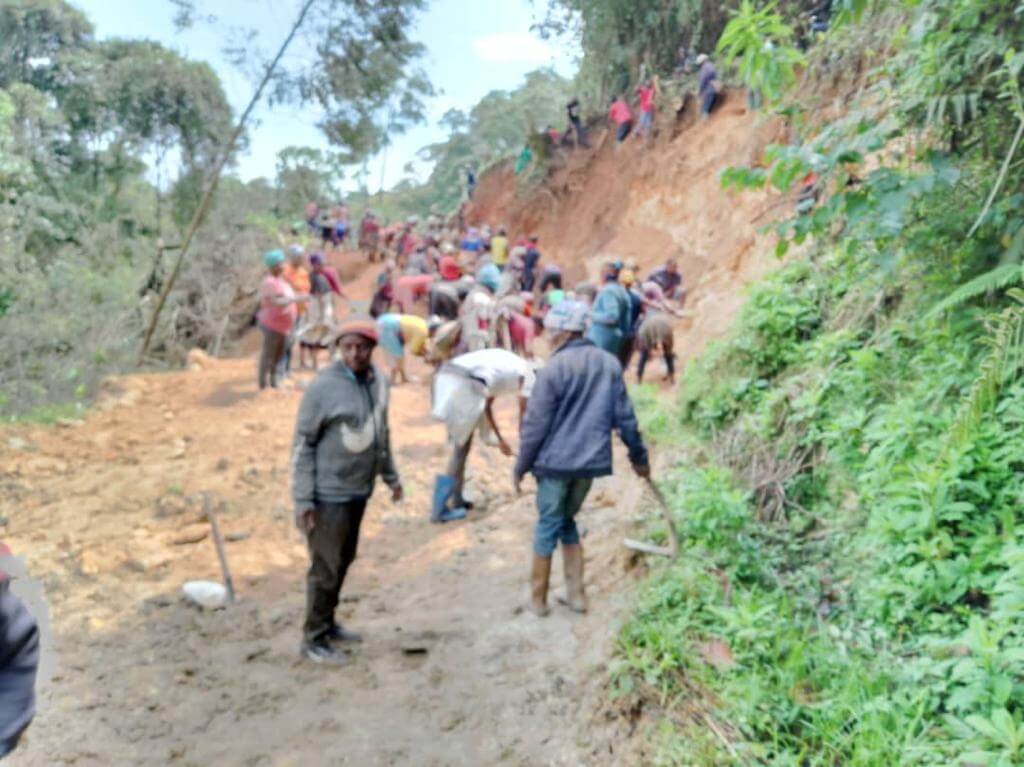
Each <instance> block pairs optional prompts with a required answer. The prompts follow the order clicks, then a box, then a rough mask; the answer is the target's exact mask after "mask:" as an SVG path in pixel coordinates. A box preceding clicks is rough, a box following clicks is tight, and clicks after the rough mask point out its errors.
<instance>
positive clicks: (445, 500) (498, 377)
mask: <svg viewBox="0 0 1024 767" xmlns="http://www.w3.org/2000/svg"><path fill="white" fill-rule="evenodd" d="M536 378H537V376H536V373H535V372H534V368H533V366H532V365H531V364H530V363H529V362H527V361H526V360H524V359H523V358H522V357H520V356H519V355H517V354H513V353H512V352H510V351H507V350H505V349H481V350H480V351H474V352H469V353H467V354H462V355H459V356H458V357H455V358H454V359H452V360H450V361H449V362H447V363H445V364H444V366H442V368H441V369H440V371H438V373H437V375H436V376H434V388H433V410H432V412H431V415H432V416H433V417H434V418H436V419H437V420H439V421H444V423H445V425H446V426H447V427H448V444H449V446H450V447H451V451H452V452H451V457H450V458H449V460H448V468H447V470H446V472H445V474H443V475H439V476H438V477H437V479H436V481H435V484H434V497H433V505H432V508H431V512H430V519H431V521H432V522H451V521H453V520H457V519H464V518H465V516H466V512H467V510H468V509H470V508H472V504H471V503H469V502H468V501H467V500H466V499H465V497H464V496H463V488H464V486H465V479H466V460H467V458H468V457H469V451H470V448H471V447H472V445H473V436H474V435H473V432H474V431H477V430H479V432H480V438H481V439H483V440H484V443H485V444H490V445H496V446H497V447H498V448H499V449H500V450H501V452H502V453H504V454H505V455H507V456H511V455H512V452H513V451H512V447H511V446H510V445H509V444H508V442H507V441H506V440H505V438H504V437H503V436H502V435H501V431H500V430H499V429H498V424H497V423H496V422H495V419H494V412H493V409H492V408H493V404H494V400H495V399H496V398H497V397H500V396H517V397H518V401H519V422H520V424H521V423H522V419H523V414H524V413H525V412H526V402H527V400H528V399H529V397H530V392H531V391H532V390H533V384H534V381H535V380H536Z"/></svg>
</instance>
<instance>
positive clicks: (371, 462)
mask: <svg viewBox="0 0 1024 767" xmlns="http://www.w3.org/2000/svg"><path fill="white" fill-rule="evenodd" d="M376 345H377V325H376V323H375V322H374V321H373V319H371V318H369V317H366V318H361V317H349V318H348V319H346V320H345V321H344V322H342V323H341V327H340V328H339V329H338V346H339V348H340V350H341V359H340V360H339V361H337V362H335V363H334V364H332V365H331V366H330V367H327V368H325V369H324V370H323V371H322V372H321V373H320V374H319V375H318V376H317V377H316V378H315V379H314V380H313V382H312V383H311V384H310V386H309V388H308V389H307V390H306V393H305V395H304V396H303V398H302V404H301V405H300V406H299V415H298V420H297V422H296V424H295V442H294V444H295V448H294V454H293V458H292V496H293V498H294V501H295V525H296V527H298V528H299V531H300V532H302V533H303V534H304V535H305V536H306V540H307V542H308V544H309V557H310V560H311V562H310V566H309V572H308V573H307V575H306V620H305V625H304V626H303V641H302V647H301V652H302V655H303V656H304V657H305V658H307V659H308V660H311V661H313V662H315V663H330V664H334V665H344V664H345V663H348V661H349V656H348V654H347V653H346V652H344V651H342V650H340V649H338V648H336V647H334V646H333V645H332V644H331V641H332V640H334V641H339V642H359V641H362V637H360V636H359V635H358V634H356V633H354V632H352V631H347V630H346V629H344V628H343V627H342V626H340V625H339V624H338V623H337V622H336V620H335V616H334V611H335V609H336V608H337V606H338V595H339V594H340V592H341V586H342V583H344V581H345V573H346V572H348V568H349V565H351V564H352V561H353V560H354V559H355V558H356V547H357V545H358V543H359V526H360V524H361V523H362V521H363V512H364V511H365V510H366V502H367V501H368V500H369V498H370V495H371V494H372V493H373V486H374V483H375V482H376V479H377V475H378V474H379V475H380V476H381V478H382V479H383V480H384V482H385V484H387V486H388V487H390V488H391V500H392V501H394V502H396V503H397V502H398V501H400V500H402V483H401V481H400V480H399V478H398V471H397V470H396V469H395V461H394V457H393V456H392V453H391V434H390V431H389V429H388V380H387V376H386V375H384V374H383V373H382V372H381V371H380V370H378V369H377V368H376V367H375V366H374V365H373V364H372V363H371V362H370V357H371V355H372V354H373V348H374V347H375V346H376Z"/></svg>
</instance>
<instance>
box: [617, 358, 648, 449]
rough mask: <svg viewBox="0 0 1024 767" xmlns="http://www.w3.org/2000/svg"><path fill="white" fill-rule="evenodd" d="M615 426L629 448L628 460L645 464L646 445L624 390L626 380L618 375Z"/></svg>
mask: <svg viewBox="0 0 1024 767" xmlns="http://www.w3.org/2000/svg"><path fill="white" fill-rule="evenodd" d="M615 428H616V429H618V432H619V436H620V437H621V438H622V441H623V442H625V443H626V447H627V448H629V461H630V463H632V464H633V465H634V466H647V460H648V459H647V447H646V446H645V445H644V439H643V437H641V436H640V426H639V425H638V424H637V422H636V413H634V412H633V402H632V400H630V398H629V392H627V391H626V381H625V379H624V378H623V377H622V376H621V375H620V376H617V377H616V379H615Z"/></svg>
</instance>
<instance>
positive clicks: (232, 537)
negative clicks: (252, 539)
mask: <svg viewBox="0 0 1024 767" xmlns="http://www.w3.org/2000/svg"><path fill="white" fill-rule="evenodd" d="M251 535H252V531H251V530H236V531H235V532H233V533H225V534H224V540H225V541H227V542H228V543H238V542H239V541H244V540H245V539H246V538H248V537H249V536H251Z"/></svg>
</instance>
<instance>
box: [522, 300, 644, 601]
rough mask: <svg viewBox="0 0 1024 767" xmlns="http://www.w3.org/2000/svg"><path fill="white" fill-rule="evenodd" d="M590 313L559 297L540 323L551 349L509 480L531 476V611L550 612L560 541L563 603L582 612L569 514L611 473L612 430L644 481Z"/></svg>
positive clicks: (617, 376) (624, 402) (617, 375)
mask: <svg viewBox="0 0 1024 767" xmlns="http://www.w3.org/2000/svg"><path fill="white" fill-rule="evenodd" d="M588 312H589V310H588V308H587V306H586V304H583V303H580V302H578V301H570V300H565V301H562V302H561V303H559V304H558V305H557V306H555V307H554V308H553V309H552V310H551V311H550V312H548V315H547V317H546V318H545V319H544V327H545V329H546V330H547V331H548V334H549V336H550V345H551V348H552V349H553V352H552V355H551V359H550V360H548V363H547V365H546V366H545V367H544V369H543V370H541V371H540V373H538V375H537V382H536V383H535V384H534V387H533V393H532V394H531V396H530V402H529V405H528V406H527V409H526V418H525V419H524V421H523V427H522V432H521V437H520V441H519V460H518V461H517V462H516V468H515V473H514V476H513V481H514V483H515V487H516V492H519V490H520V484H521V482H522V479H523V477H524V476H525V475H526V473H527V472H532V473H533V475H534V477H536V479H537V511H538V519H537V527H536V529H535V532H534V537H533V568H532V572H531V576H530V585H531V596H530V610H531V611H533V612H534V613H535V614H536V615H539V616H544V615H547V613H548V607H547V593H548V582H549V580H550V576H551V557H552V555H553V554H554V551H555V547H556V546H557V545H558V543H559V542H561V544H562V564H563V566H564V567H565V584H566V591H567V595H566V596H567V600H566V602H567V604H568V605H569V608H570V609H572V610H574V611H576V612H586V609H587V602H586V597H585V594H584V589H583V548H582V546H581V545H580V536H579V531H578V530H577V529H576V521H575V516H576V513H577V512H578V511H579V510H580V507H581V506H582V505H583V501H584V499H585V498H586V497H587V493H588V492H589V491H590V486H591V484H592V483H593V481H594V479H595V478H596V477H603V476H607V475H609V474H611V473H612V443H611V432H612V431H613V430H614V431H618V433H619V436H620V437H621V438H622V441H623V442H625V444H626V447H628V448H629V460H630V462H631V463H632V464H633V470H634V471H635V472H636V473H637V474H638V475H640V476H641V477H649V476H650V474H651V470H650V465H649V462H648V459H647V448H646V447H645V446H644V442H643V438H642V437H641V436H640V430H639V428H638V426H637V422H636V416H635V414H634V413H633V403H632V402H630V399H629V394H628V393H627V392H626V384H625V381H624V380H623V378H622V368H621V366H620V365H619V362H618V360H617V359H616V358H615V357H613V356H612V355H610V354H608V353H606V352H604V351H602V350H601V349H599V348H598V347H597V346H595V345H594V344H593V342H591V341H589V340H587V339H586V338H584V337H583V333H584V330H585V329H586V325H587V315H588Z"/></svg>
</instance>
